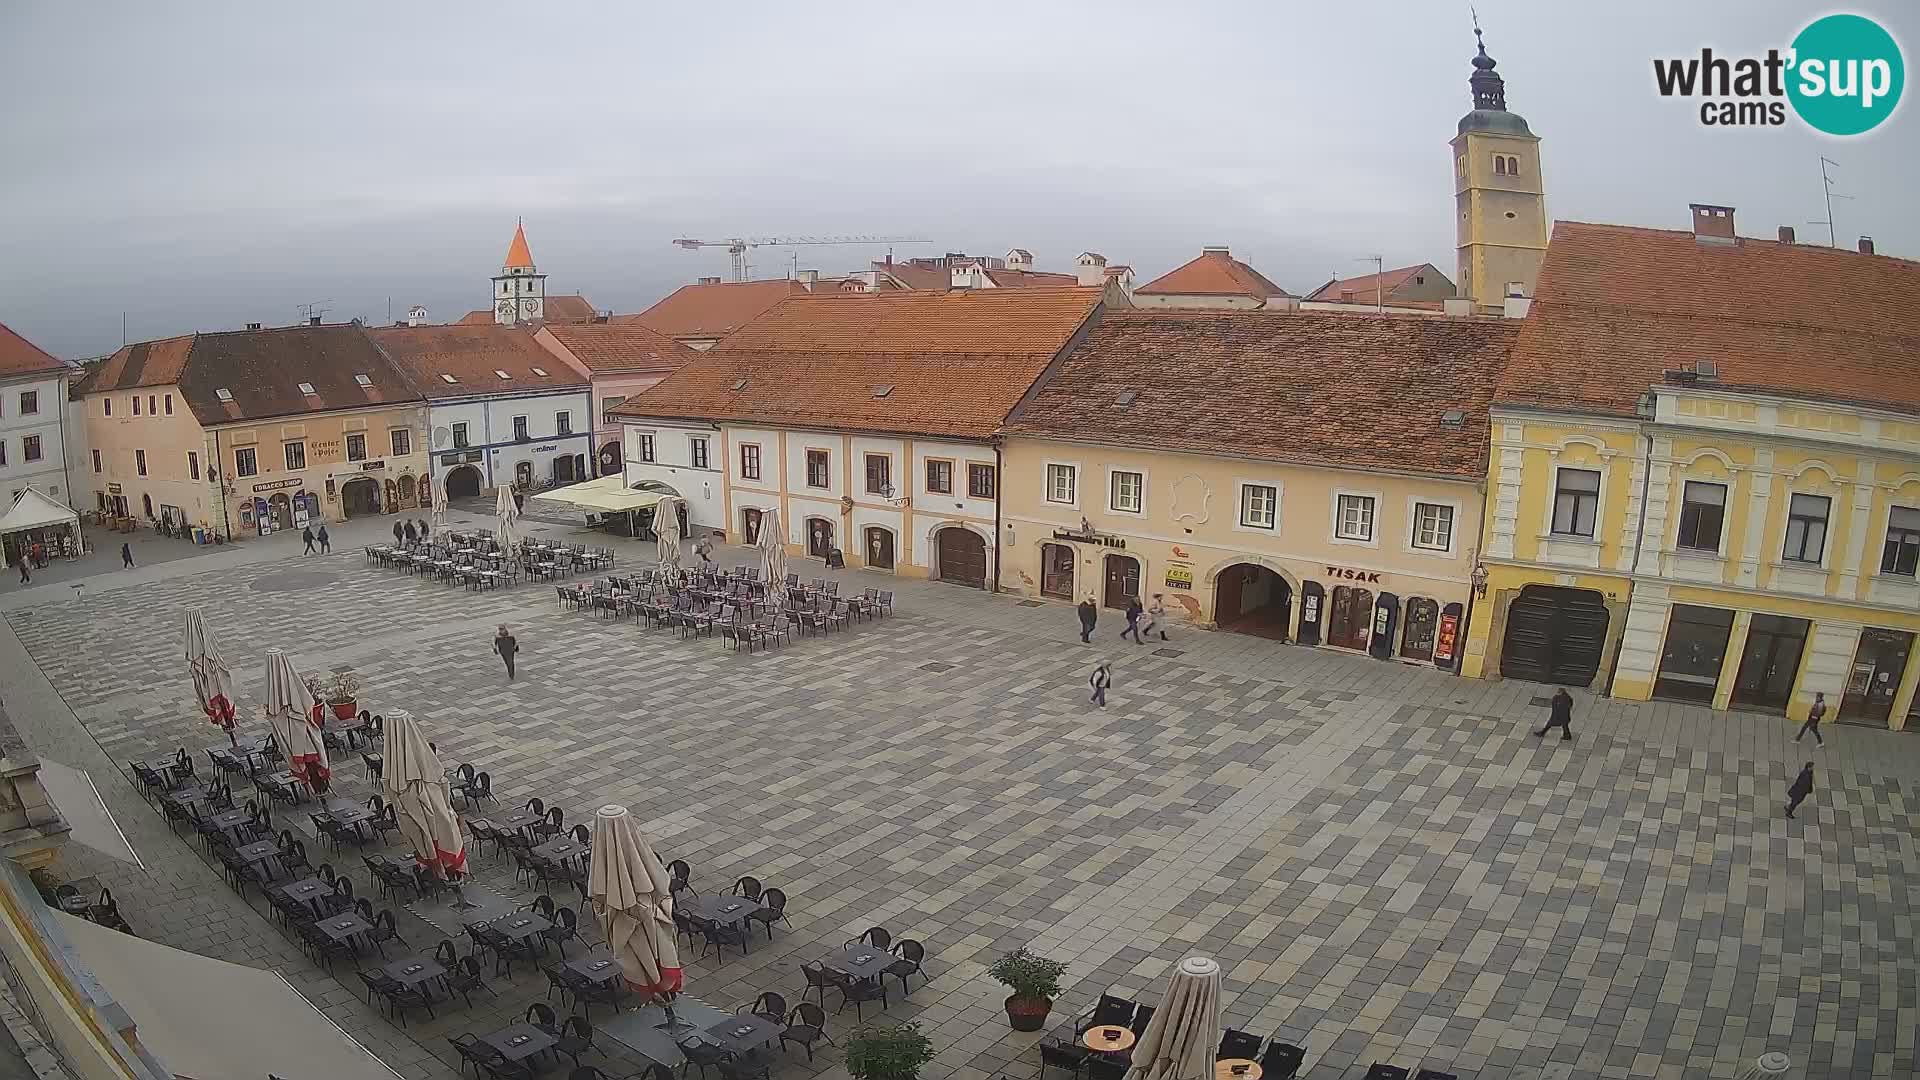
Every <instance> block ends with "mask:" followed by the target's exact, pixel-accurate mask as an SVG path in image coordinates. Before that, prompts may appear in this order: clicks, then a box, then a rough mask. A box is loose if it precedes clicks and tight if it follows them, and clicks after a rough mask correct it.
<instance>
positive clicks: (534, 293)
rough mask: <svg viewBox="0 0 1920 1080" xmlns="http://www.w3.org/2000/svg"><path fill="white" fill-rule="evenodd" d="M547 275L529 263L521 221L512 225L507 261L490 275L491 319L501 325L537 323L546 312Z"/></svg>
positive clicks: (530, 258)
mask: <svg viewBox="0 0 1920 1080" xmlns="http://www.w3.org/2000/svg"><path fill="white" fill-rule="evenodd" d="M546 308H547V275H545V274H542V273H540V272H538V271H537V270H536V269H535V268H534V265H533V252H532V251H531V250H530V249H529V248H528V247H527V227H526V223H525V222H519V223H516V224H515V225H514V227H513V243H511V244H509V245H507V261H506V264H505V265H504V266H502V267H500V272H499V273H498V274H496V275H494V278H493V321H494V322H496V323H499V324H500V325H502V326H513V325H515V324H517V323H525V322H538V321H539V320H541V319H543V318H545V317H546V314H547V310H546Z"/></svg>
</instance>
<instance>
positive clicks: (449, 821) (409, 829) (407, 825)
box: [381, 709, 467, 878]
mask: <svg viewBox="0 0 1920 1080" xmlns="http://www.w3.org/2000/svg"><path fill="white" fill-rule="evenodd" d="M381 785H382V786H384V787H385V788H386V789H387V802H388V803H389V804H391V805H392V806H393V815H394V818H395V819H396V820H398V821H399V822H400V837H401V839H403V840H405V841H406V842H407V843H408V844H409V845H410V846H411V847H412V848H413V858H414V861H415V862H417V863H419V864H420V865H421V866H429V867H433V868H434V870H435V872H437V873H438V874H440V876H442V877H449V878H450V877H453V876H455V875H456V874H460V873H462V872H464V871H465V870H466V867H467V844H466V840H465V839H464V838H462V837H461V835H460V819H459V818H457V817H455V816H454V813H453V803H452V802H451V801H450V800H449V799H448V798H447V773H446V767H445V766H443V765H441V764H440V755H439V754H436V753H434V751H433V747H432V746H431V745H430V744H429V743H428V740H427V733H426V732H425V731H423V730H421V728H420V723H419V721H417V720H415V719H414V718H413V714H412V713H410V712H407V711H405V710H399V709H396V710H389V711H388V712H387V761H386V767H385V768H384V769H383V770H382V771H381Z"/></svg>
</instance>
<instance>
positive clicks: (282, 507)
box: [268, 491, 293, 529]
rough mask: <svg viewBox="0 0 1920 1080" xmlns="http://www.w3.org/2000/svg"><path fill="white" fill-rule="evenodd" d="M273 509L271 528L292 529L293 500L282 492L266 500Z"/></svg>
mask: <svg viewBox="0 0 1920 1080" xmlns="http://www.w3.org/2000/svg"><path fill="white" fill-rule="evenodd" d="M268 504H269V505H271V506H272V508H273V527H274V528H276V529H291V528H293V499H292V498H291V497H289V496H288V495H287V493H286V492H284V491H282V492H280V493H279V494H278V495H275V496H274V497H273V498H272V499H269V500H268Z"/></svg>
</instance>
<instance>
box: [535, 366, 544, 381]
mask: <svg viewBox="0 0 1920 1080" xmlns="http://www.w3.org/2000/svg"><path fill="white" fill-rule="evenodd" d="M533 373H534V374H535V375H538V376H540V377H541V378H543V379H544V378H546V377H547V369H546V368H534V369H533Z"/></svg>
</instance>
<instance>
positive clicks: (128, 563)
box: [120, 544, 133, 570]
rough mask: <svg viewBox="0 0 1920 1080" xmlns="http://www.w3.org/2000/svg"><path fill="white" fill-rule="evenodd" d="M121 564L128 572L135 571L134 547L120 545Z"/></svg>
mask: <svg viewBox="0 0 1920 1080" xmlns="http://www.w3.org/2000/svg"><path fill="white" fill-rule="evenodd" d="M120 562H121V564H122V565H123V566H124V567H125V568H126V569H128V570H131V569H133V545H132V544H121V545H120Z"/></svg>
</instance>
